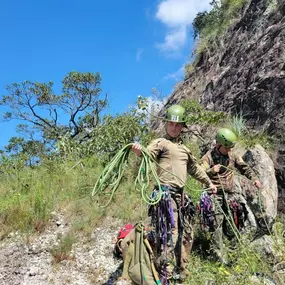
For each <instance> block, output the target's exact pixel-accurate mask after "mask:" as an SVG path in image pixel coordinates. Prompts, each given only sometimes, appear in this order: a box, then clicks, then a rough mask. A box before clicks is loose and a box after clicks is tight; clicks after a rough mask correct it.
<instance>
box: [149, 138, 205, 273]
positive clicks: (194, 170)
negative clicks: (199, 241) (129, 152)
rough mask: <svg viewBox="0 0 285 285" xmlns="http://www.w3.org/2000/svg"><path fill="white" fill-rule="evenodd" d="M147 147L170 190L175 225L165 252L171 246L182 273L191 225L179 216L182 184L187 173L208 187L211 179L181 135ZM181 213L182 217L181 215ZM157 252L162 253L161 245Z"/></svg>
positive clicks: (190, 239)
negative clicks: (170, 241) (184, 143)
mask: <svg viewBox="0 0 285 285" xmlns="http://www.w3.org/2000/svg"><path fill="white" fill-rule="evenodd" d="M147 150H148V152H149V153H150V154H151V156H152V157H153V158H154V159H155V160H156V161H157V162H158V164H159V166H160V167H157V173H158V176H159V179H160V182H161V184H162V185H164V187H165V188H167V189H169V190H170V195H171V204H172V208H173V212H174V220H175V227H174V228H173V229H172V246H171V245H170V244H169V243H168V254H167V255H169V254H170V251H172V249H171V247H172V248H174V252H175V264H176V265H178V266H179V268H180V270H181V271H182V272H183V271H184V272H185V268H186V264H187V261H188V255H189V253H190V251H191V248H192V243H193V230H192V224H191V222H189V219H181V215H179V213H180V211H181V209H182V208H183V207H182V206H183V202H182V201H183V200H184V199H183V198H184V192H183V187H184V186H185V183H186V179H187V172H188V173H189V174H190V175H191V176H193V177H194V178H195V179H197V180H198V181H200V182H201V183H203V184H205V185H206V186H207V187H209V186H210V184H211V180H210V179H209V177H208V176H207V174H206V173H205V171H204V170H203V169H202V168H201V167H200V166H199V164H198V163H197V161H196V158H195V157H194V156H193V155H192V154H191V152H190V150H189V149H188V148H187V147H186V146H185V145H183V142H182V140H181V139H180V138H176V139H173V138H170V137H168V136H166V137H164V138H159V139H156V140H154V141H152V142H151V143H150V145H149V146H148V147H147ZM172 173H173V174H174V175H172ZM152 208H155V207H152ZM182 216H183V217H184V215H182ZM157 252H160V253H161V254H163V250H161V248H160V249H158V250H157ZM158 257H159V256H158ZM162 258H163V257H162ZM168 265H169V266H168V267H167V269H166V271H167V275H168V278H170V277H171V275H172V269H173V266H171V265H170V264H168Z"/></svg>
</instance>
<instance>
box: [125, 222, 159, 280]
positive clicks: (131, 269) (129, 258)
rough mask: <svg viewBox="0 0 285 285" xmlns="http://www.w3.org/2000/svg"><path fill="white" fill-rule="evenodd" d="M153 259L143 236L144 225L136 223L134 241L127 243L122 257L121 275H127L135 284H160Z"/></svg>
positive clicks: (149, 247)
mask: <svg viewBox="0 0 285 285" xmlns="http://www.w3.org/2000/svg"><path fill="white" fill-rule="evenodd" d="M153 259H154V255H153V251H152V249H151V246H150V244H149V242H148V240H147V238H146V236H145V230H144V225H143V224H142V223H138V224H136V226H135V235H134V241H133V242H131V243H130V244H129V247H128V251H127V254H126V257H125V259H124V267H123V274H122V277H124V278H127V276H129V277H130V279H131V280H132V281H133V283H134V284H136V285H157V284H161V282H160V280H159V277H158V273H157V271H156V269H155V266H154V262H153Z"/></svg>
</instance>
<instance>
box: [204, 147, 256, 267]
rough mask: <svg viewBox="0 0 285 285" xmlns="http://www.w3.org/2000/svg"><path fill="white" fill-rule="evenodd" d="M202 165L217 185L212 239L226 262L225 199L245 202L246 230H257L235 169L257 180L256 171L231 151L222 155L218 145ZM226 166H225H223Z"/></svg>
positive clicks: (213, 197)
mask: <svg viewBox="0 0 285 285" xmlns="http://www.w3.org/2000/svg"><path fill="white" fill-rule="evenodd" d="M217 164H220V165H221V168H220V171H219V172H218V173H214V172H213V167H214V165H217ZM200 165H201V167H202V168H203V169H204V170H205V171H206V173H207V174H208V176H209V177H210V179H211V181H212V182H213V184H214V185H215V186H216V187H217V189H218V192H217V195H212V196H211V200H212V202H213V203H212V205H213V207H214V212H215V220H216V226H215V230H214V232H213V233H212V237H211V241H212V244H213V248H214V251H215V253H216V254H217V256H218V258H219V259H220V261H221V262H223V263H226V262H227V261H226V260H227V254H226V250H225V246H224V244H223V222H224V214H223V211H222V207H223V204H224V199H226V200H227V201H229V200H231V201H236V202H238V203H239V204H244V206H245V210H246V212H247V220H246V222H245V225H244V230H246V231H250V232H251V231H252V232H253V231H255V230H256V221H255V218H254V215H253V213H252V211H251V210H250V208H249V207H248V205H247V202H246V200H245V198H244V196H243V195H242V194H243V193H242V189H241V186H240V185H241V184H240V177H239V176H238V175H235V174H234V171H236V170H238V171H239V172H240V173H241V174H242V175H244V176H245V177H247V178H248V179H250V180H252V181H254V180H257V177H256V175H255V173H254V172H253V171H252V170H251V168H250V167H249V166H248V165H247V164H246V163H245V162H244V160H243V159H242V158H241V157H239V156H237V155H235V154H234V153H232V152H230V153H228V155H222V154H221V153H220V152H219V151H218V149H217V147H215V148H214V149H212V150H210V151H208V152H207V153H206V154H205V155H204V156H203V157H202V158H201V160H200ZM223 166H225V167H223ZM224 192H225V195H226V197H224V194H223V193H224Z"/></svg>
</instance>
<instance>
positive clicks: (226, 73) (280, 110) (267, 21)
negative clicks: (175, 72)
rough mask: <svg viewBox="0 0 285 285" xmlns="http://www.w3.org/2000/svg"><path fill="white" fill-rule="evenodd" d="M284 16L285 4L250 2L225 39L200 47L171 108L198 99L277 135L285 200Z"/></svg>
mask: <svg viewBox="0 0 285 285" xmlns="http://www.w3.org/2000/svg"><path fill="white" fill-rule="evenodd" d="M284 15H285V1H284V0H279V1H267V0H250V1H247V3H246V5H244V6H243V8H242V11H241V12H240V15H239V16H238V17H237V18H236V19H234V20H233V23H232V25H230V27H229V28H228V29H227V31H226V32H225V33H224V34H223V35H219V36H217V37H216V38H215V39H214V40H213V41H211V42H208V43H207V45H206V47H205V46H204V47H203V48H201V46H199V43H198V48H197V50H198V52H197V53H196V57H195V60H194V62H193V63H192V65H191V66H190V68H189V66H188V70H189V72H188V73H187V74H186V76H185V79H184V81H183V82H182V83H180V84H179V86H178V87H177V88H176V90H175V91H174V92H173V93H172V94H171V96H170V97H169V99H168V102H167V104H166V106H169V105H171V104H173V103H177V102H180V101H181V100H183V99H193V98H195V99H199V101H200V103H201V104H202V105H203V106H204V107H206V108H207V109H208V110H213V111H225V112H227V113H231V114H242V116H243V117H244V118H245V119H246V122H247V125H248V126H249V127H250V128H251V129H252V130H256V131H264V132H266V133H267V134H268V135H269V136H271V137H274V138H275V139H276V142H277V148H276V151H275V153H274V154H273V155H272V158H273V160H274V162H275V170H276V177H277V180H278V187H279V191H280V197H284V196H285V170H284V169H285V167H284V166H285V124H284V123H285V119H284V116H285V93H284V90H285V48H284V46H285V18H284ZM200 41H201V44H204V43H203V38H201V39H200ZM201 44H200V45H201Z"/></svg>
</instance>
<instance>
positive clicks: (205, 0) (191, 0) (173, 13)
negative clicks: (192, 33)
mask: <svg viewBox="0 0 285 285" xmlns="http://www.w3.org/2000/svg"><path fill="white" fill-rule="evenodd" d="M209 3H210V0H164V1H162V2H161V3H160V4H159V5H158V6H157V11H156V14H155V16H156V18H157V19H158V20H159V21H161V22H162V23H163V24H164V25H166V27H167V33H166V35H165V39H164V42H162V43H159V44H157V45H156V46H157V47H158V48H159V49H160V50H161V51H163V52H176V51H178V50H179V49H180V48H182V47H183V46H184V45H185V43H186V41H187V28H188V27H189V26H190V25H191V23H192V22H193V20H194V18H195V16H196V15H197V13H198V12H202V11H205V10H209V8H210V4H209Z"/></svg>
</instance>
